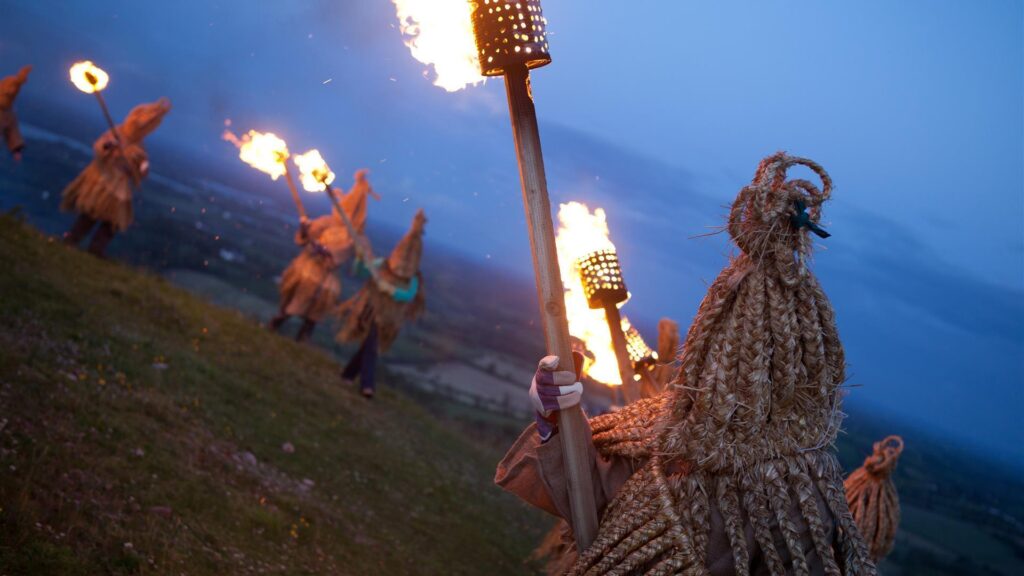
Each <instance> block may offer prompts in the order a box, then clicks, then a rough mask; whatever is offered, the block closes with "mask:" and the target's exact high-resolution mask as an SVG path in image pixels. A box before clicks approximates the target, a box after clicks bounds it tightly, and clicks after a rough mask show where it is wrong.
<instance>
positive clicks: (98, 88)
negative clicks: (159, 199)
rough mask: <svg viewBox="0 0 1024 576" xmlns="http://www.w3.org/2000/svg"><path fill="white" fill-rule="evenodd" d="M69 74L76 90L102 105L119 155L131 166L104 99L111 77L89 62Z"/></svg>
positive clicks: (77, 64)
mask: <svg viewBox="0 0 1024 576" xmlns="http://www.w3.org/2000/svg"><path fill="white" fill-rule="evenodd" d="M69 74H70V76H71V83H72V84H74V85H75V88H78V89H79V90H81V91H82V92H85V93H86V94H93V95H95V96H96V101H97V102H99V104H100V110H102V111H103V117H104V118H106V120H107V126H109V127H110V133H111V134H112V135H113V136H114V142H115V143H117V150H118V154H119V155H120V156H121V159H122V160H124V161H125V163H126V164H128V165H131V162H129V161H128V157H127V156H125V153H124V145H123V143H122V142H121V135H120V134H118V132H117V126H115V125H114V118H113V117H111V116H110V109H109V108H107V101H106V100H104V99H103V90H104V89H106V87H107V84H109V83H110V75H108V74H107V73H106V72H105V71H104V70H103V69H102V68H100V67H99V66H96V65H95V64H93V63H92V62H91V61H89V60H86V61H84V62H76V63H75V64H73V65H72V66H71V70H70V71H69ZM134 184H136V185H137V184H138V183H137V182H135V183H134Z"/></svg>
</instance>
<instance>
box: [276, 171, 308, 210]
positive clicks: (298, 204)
mask: <svg viewBox="0 0 1024 576" xmlns="http://www.w3.org/2000/svg"><path fill="white" fill-rule="evenodd" d="M281 164H282V165H283V166H284V179H285V180H286V181H287V182H288V189H289V190H291V191H292V200H294V201H295V208H297V209H298V210H299V216H300V217H301V218H302V219H303V220H305V219H306V218H307V216H306V207H305V206H303V205H302V198H300V197H299V189H298V188H297V187H296V186H295V178H292V171H291V170H290V169H288V158H285V159H284V160H282V161H281Z"/></svg>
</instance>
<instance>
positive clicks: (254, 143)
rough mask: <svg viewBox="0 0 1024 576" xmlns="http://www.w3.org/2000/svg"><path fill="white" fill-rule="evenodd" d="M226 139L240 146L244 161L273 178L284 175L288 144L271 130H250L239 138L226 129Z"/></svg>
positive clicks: (239, 151)
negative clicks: (262, 131)
mask: <svg viewBox="0 0 1024 576" xmlns="http://www.w3.org/2000/svg"><path fill="white" fill-rule="evenodd" d="M223 137H224V139H225V140H227V141H228V142H231V143H232V144H234V145H235V146H237V147H238V157H239V158H241V159H242V161H243V162H245V163H246V164H248V165H250V166H252V167H253V168H255V169H257V170H259V171H260V172H265V173H267V174H269V175H270V177H271V178H272V179H273V180H277V179H278V178H280V177H281V176H284V173H285V170H286V169H287V167H286V166H285V162H287V161H288V145H287V144H285V141H284V140H281V139H280V138H278V137H277V136H275V135H273V134H271V133H270V132H266V133H260V132H256V131H255V130H250V131H249V133H248V134H246V135H244V136H242V137H241V138H238V137H237V136H235V135H234V134H232V133H231V132H230V131H228V130H225V131H224V136H223Z"/></svg>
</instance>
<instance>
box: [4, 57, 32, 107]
mask: <svg viewBox="0 0 1024 576" xmlns="http://www.w3.org/2000/svg"><path fill="white" fill-rule="evenodd" d="M31 71H32V67H31V66H25V67H24V68H22V69H21V70H19V71H18V73H17V74H15V75H13V76H8V77H6V78H0V108H10V107H11V106H12V105H14V99H15V98H17V97H18V92H20V91H21V87H22V86H23V85H24V84H25V82H27V81H28V74H29V72H31Z"/></svg>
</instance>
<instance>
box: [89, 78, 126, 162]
mask: <svg viewBox="0 0 1024 576" xmlns="http://www.w3.org/2000/svg"><path fill="white" fill-rule="evenodd" d="M93 94H95V95H96V101H97V102H99V103H100V110H102V111H103V117H104V118H106V119H107V126H110V133H111V134H113V135H114V140H116V141H117V146H118V148H121V135H120V134H118V133H117V127H116V126H114V118H113V117H111V116H110V109H109V108H107V101H106V100H104V99H103V93H102V92H100V91H99V90H97V91H95V92H93Z"/></svg>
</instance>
